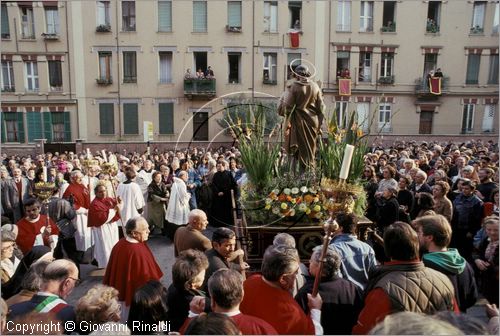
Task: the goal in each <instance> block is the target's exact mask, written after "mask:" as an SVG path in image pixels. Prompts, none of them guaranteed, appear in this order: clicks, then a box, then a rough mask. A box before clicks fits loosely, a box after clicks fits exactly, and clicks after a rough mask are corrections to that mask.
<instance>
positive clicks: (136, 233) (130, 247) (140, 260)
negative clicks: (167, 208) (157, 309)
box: [103, 216, 163, 321]
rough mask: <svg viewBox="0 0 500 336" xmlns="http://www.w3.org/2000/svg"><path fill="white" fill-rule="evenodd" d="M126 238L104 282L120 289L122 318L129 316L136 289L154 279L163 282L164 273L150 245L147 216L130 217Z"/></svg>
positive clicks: (114, 254) (113, 255) (118, 246)
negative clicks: (147, 243)
mask: <svg viewBox="0 0 500 336" xmlns="http://www.w3.org/2000/svg"><path fill="white" fill-rule="evenodd" d="M125 228H126V234H127V236H126V237H125V238H122V239H120V241H119V242H118V243H117V244H116V245H115V247H113V250H112V251H111V256H110V258H109V262H108V266H107V267H106V274H105V275H104V280H103V283H104V284H105V285H108V286H111V287H114V288H116V289H117V290H118V292H119V293H120V294H119V300H120V301H122V303H125V304H124V305H122V321H126V320H127V318H128V312H129V309H130V304H131V303H132V299H133V297H134V294H135V291H136V290H137V289H138V288H140V287H142V286H143V285H144V284H145V283H146V282H148V281H150V280H156V281H159V280H160V279H161V277H162V276H163V273H162V271H161V269H160V266H158V263H157V262H156V260H155V258H154V256H153V253H152V252H151V250H150V249H149V247H148V245H146V240H148V237H149V225H148V222H147V221H146V219H144V217H141V216H138V217H134V218H131V219H129V220H128V222H127V224H126V225H125Z"/></svg>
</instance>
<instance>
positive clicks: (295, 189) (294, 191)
mask: <svg viewBox="0 0 500 336" xmlns="http://www.w3.org/2000/svg"><path fill="white" fill-rule="evenodd" d="M298 193H299V188H296V187H294V188H292V195H295V194H298Z"/></svg>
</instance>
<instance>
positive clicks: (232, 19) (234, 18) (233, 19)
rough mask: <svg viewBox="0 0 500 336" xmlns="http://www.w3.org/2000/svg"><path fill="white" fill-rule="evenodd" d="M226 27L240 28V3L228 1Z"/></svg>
mask: <svg viewBox="0 0 500 336" xmlns="http://www.w3.org/2000/svg"><path fill="white" fill-rule="evenodd" d="M227 25H228V26H229V27H241V1H228V3H227Z"/></svg>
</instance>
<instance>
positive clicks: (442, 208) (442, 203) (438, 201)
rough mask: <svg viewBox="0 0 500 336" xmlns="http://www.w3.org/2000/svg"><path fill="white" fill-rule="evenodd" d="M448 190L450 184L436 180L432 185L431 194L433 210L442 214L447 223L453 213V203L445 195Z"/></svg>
mask: <svg viewBox="0 0 500 336" xmlns="http://www.w3.org/2000/svg"><path fill="white" fill-rule="evenodd" d="M449 191H450V185H449V184H448V183H447V182H445V181H436V183H435V184H434V186H433V187H432V196H433V198H434V212H435V213H436V214H438V215H443V216H444V217H445V218H446V219H447V220H448V222H449V223H451V218H452V215H453V204H452V203H451V201H450V199H449V198H448V197H447V196H446V195H447V194H448V192H449Z"/></svg>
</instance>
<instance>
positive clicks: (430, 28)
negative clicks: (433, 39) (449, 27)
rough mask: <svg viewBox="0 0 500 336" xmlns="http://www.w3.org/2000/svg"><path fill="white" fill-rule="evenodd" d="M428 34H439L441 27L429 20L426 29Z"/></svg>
mask: <svg viewBox="0 0 500 336" xmlns="http://www.w3.org/2000/svg"><path fill="white" fill-rule="evenodd" d="M425 31H426V32H427V33H431V34H437V33H439V25H438V24H437V23H436V22H434V20H432V19H427V27H426V29H425Z"/></svg>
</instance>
